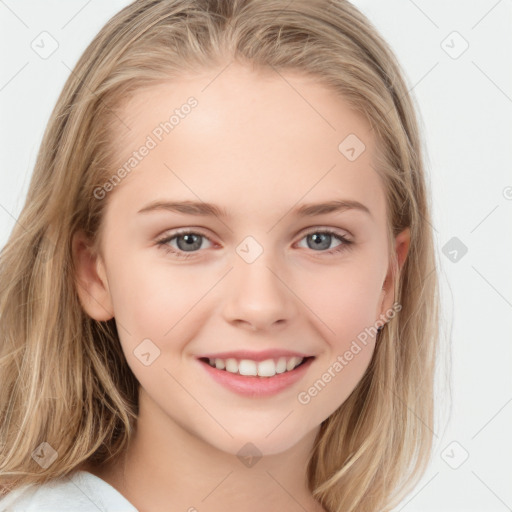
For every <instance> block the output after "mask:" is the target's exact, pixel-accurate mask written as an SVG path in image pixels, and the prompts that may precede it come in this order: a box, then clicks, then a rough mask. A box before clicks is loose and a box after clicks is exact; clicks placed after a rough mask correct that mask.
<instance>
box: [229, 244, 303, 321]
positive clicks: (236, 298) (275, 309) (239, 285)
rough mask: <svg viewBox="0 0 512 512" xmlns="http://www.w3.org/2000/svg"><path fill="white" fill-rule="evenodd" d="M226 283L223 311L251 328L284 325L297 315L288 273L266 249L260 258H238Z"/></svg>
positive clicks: (231, 318) (232, 319)
mask: <svg viewBox="0 0 512 512" xmlns="http://www.w3.org/2000/svg"><path fill="white" fill-rule="evenodd" d="M230 274H231V275H230V280H229V282H227V283H226V287H227V289H228V292H227V299H226V301H225V303H224V307H223V315H224V318H225V320H226V321H227V322H229V323H231V324H233V325H235V326H236V327H243V328H246V329H248V330H254V331H259V330H262V331H265V330H272V329H276V328H283V327H285V326H286V325H288V324H289V323H290V322H291V321H292V320H293V318H294V317H295V315H297V304H296V301H297V299H296V297H295V295H294V293H293V291H292V290H291V288H290V283H287V282H286V281H287V279H286V276H285V275H284V273H283V272H282V270H281V271H280V270H279V269H278V268H277V265H276V263H275V261H272V260H271V258H270V257H267V253H266V252H264V253H263V254H262V255H261V256H260V257H259V258H258V259H257V260H256V261H254V262H252V263H247V262H246V261H244V260H243V259H238V260H237V261H236V262H235V264H234V268H233V270H232V271H231V272H230Z"/></svg>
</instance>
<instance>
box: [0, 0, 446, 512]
mask: <svg viewBox="0 0 512 512" xmlns="http://www.w3.org/2000/svg"><path fill="white" fill-rule="evenodd" d="M429 221H430V206H429V197H428V191H427V189H426V184H425V176H424V167H423V161H422V149H421V142H420V136H419V133H418V126H417V121H416V115H415V111H414V106H413V103H412V100H411V98H410V96H409V94H408V91H407V86H406V84H405V82H404V79H403V77H402V72H401V70H400V67H399V64H398V63H397V61H396V59H395V57H394V56H393V54H392V52H391V50H390V49H389V47H388V45H387V44H386V42H385V41H383V40H382V38H381V37H380V36H379V35H378V33H377V32H376V30H375V29H374V28H373V26H372V25H371V23H370V22H369V21H368V20H367V19H366V18H365V17H364V16H363V15H362V14H361V13H360V12H359V11H358V10H357V9H356V8H355V7H353V6H352V5H351V4H350V3H348V2H346V1H343V0H315V1H313V2H312V1H310V0H294V1H293V2H289V1H284V0H233V1H214V0H160V1H157V0H139V1H136V2H134V3H132V4H130V5H129V6H127V7H126V8H125V9H123V10H122V11H121V12H119V13H118V14H117V15H116V16H114V17H113V18H112V19H111V20H110V21H109V22H108V23H107V24H106V25H105V27H104V28H103V29H102V30H101V31H100V33H99V34H98V35H97V37H96V38H95V39H94V41H93V42H92V43H91V44H90V46H89V47H88V48H87V50H86V51H85V53H84V55H83V56H82V57H81V59H80V60H79V62H78V64H77V65H76V67H75V69H74V70H73V72H72V73H71V75H70V77H69V79H68V81H67V83H66V85H65V87H64V90H63V92H62V94H61V96H60V98H59V100H58V102H57V105H56V107H55V110H54V112H53V114H52V116H51V119H50V122H49V125H48V129H47V131H46V133H45V136H44V140H43V142H42V146H41V150H40V153H39V156H38V160H37V163H36V167H35V170H34V174H33V177H32V181H31V184H30V189H29V192H28V195H27V199H26V203H25V206H24V208H23V211H22V213H21V215H20V217H19V219H18V222H17V223H16V225H15V227H14V229H13V232H12V234H11V236H10V238H9V240H8V243H7V245H6V246H5V247H4V249H3V251H2V254H1V262H0V283H1V287H0V288H1V291H0V320H1V321H0V335H1V336H0V364H1V366H0V413H1V416H0V417H1V418H2V420H1V423H0V436H1V437H0V441H1V442H0V444H1V447H2V462H1V466H0V484H2V486H3V490H4V491H3V492H4V497H3V499H0V509H1V510H13V511H18V510H54V511H55V510H97V509H100V510H126V511H133V510H139V511H163V510H166V511H169V510H189V511H194V510H198V511H210V512H211V511H221V510H222V511H225V510H235V509H238V510H244V511H251V512H256V511H260V510H265V511H274V510H275V511H277V510H299V509H301V508H302V509H303V510H308V511H327V512H341V511H343V512H355V511H357V512H362V511H372V512H373V511H381V510H391V509H392V507H393V506H396V504H397V503H399V502H400V500H401V499H402V498H403V496H404V495H405V494H406V493H407V492H408V491H410V490H411V489H412V487H413V486H414V485H415V484H416V483H417V482H418V480H419V479H420V477H421V476H422V474H423V472H424V470H425V468H426V466H427V464H428V462H429V457H430V451H431V445H432V425H433V422H434V417H433V416H434V415H433V399H434V396H433V389H434V368H435V361H436V353H437V344H438V334H437V333H438V329H437V323H438V309H439V307H438V295H437V294H438V292H437V290H438V288H437V286H438V285H437V274H436V270H435V268H436V266H435V255H434V248H433V237H432V231H431V227H430V222H429Z"/></svg>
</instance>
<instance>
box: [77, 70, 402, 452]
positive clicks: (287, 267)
mask: <svg viewBox="0 0 512 512" xmlns="http://www.w3.org/2000/svg"><path fill="white" fill-rule="evenodd" d="M217 74H218V71H217V72H215V73H213V72H212V73H210V74H205V75H201V76H195V77H189V78H188V79H181V80H179V81H173V82H172V83H168V84H162V85H158V86H155V87H152V88H151V89H150V90H145V91H140V92H139V93H137V94H136V95H135V96H134V97H133V98H132V99H131V100H130V101H129V103H127V104H126V105H125V106H124V108H123V112H122V114H121V115H120V117H121V118H122V119H123V122H124V123H125V124H126V125H128V126H129V127H130V128H131V129H130V130H127V129H126V128H125V127H124V126H123V125H121V124H120V125H119V133H118V134H116V149H117V154H118V155H119V161H118V162H117V164H118V165H117V166H116V167H114V168H113V174H114V173H115V172H117V169H119V168H120V167H122V166H123V165H124V164H125V163H127V162H131V164H130V163H128V165H126V166H125V169H130V170H129V171H128V172H125V173H123V172H121V173H119V174H118V176H119V175H121V176H122V179H121V181H120V182H119V183H117V182H116V184H115V186H114V185H112V183H114V182H113V181H112V182H111V184H110V185H109V184H108V183H107V184H106V185H105V187H103V188H102V191H98V193H97V195H98V197H99V198H98V200H102V201H107V206H106V210H105V217H104V220H103V222H104V224H103V231H102V241H101V243H102V245H101V255H95V254H94V255H93V256H91V257H87V258H85V257H84V256H83V254H82V253H81V252H80V251H81V249H80V247H82V244H81V239H80V238H79V237H78V236H77V237H76V239H75V246H74V247H75V248H76V253H75V254H76V255H77V256H76V257H77V259H78V261H79V262H80V265H79V267H78V268H79V269H80V270H79V272H80V276H79V278H80V279H81V281H82V284H83V286H82V287H80V290H79V293H80V297H81V301H82V304H83V306H84V308H85V309H86V311H87V312H88V314H89V315H90V316H92V317H93V318H96V319H97V320H107V319H109V318H112V316H114V317H115V321H116V324H117V327H118V332H119V336H120V341H121V345H122V348H123V351H124V354H125V356H126V359H127V361H128V364H129V366H130V367H131V369H132V371H133V373H134V374H135V376H136V378H137V379H138V381H139V382H140V385H141V394H140V403H141V408H142V407H143V408H144V410H145V411H148V414H151V415H153V418H158V419H157V420H156V421H157V422H158V428H160V429H162V430H163V431H165V430H170V426H171V425H172V426H173V428H175V427H176V426H178V427H179V428H182V429H185V430H186V431H187V432H188V433H191V434H192V435H193V436H195V437H196V438H199V439H201V440H203V441H204V442H206V443H208V444H209V445H211V446H213V447H216V448H218V449H220V450H223V451H225V452H228V453H237V452H238V450H239V449H240V447H241V446H243V445H244V444H245V443H247V442H251V443H253V444H254V445H255V446H256V447H257V448H258V449H259V450H260V451H261V452H262V453H263V454H275V453H279V452H282V451H284V450H287V449H289V448H290V447H292V446H293V445H295V444H296V443H298V442H299V441H300V440H301V439H303V438H304V437H305V436H306V435H307V434H308V433H309V434H310V433H312V432H314V431H315V429H317V428H318V427H319V425H320V423H321V422H322V421H323V420H325V419H326V418H328V417H329V416H330V415H331V414H332V413H333V412H334V411H335V410H336V409H337V408H338V407H339V406H340V405H341V404H342V403H343V402H344V401H345V400H346V399H347V397H348V396H349V395H350V393H351V392H352V391H353V390H354V388H355V386H356V385H357V384H358V382H359V381H360V380H361V378H362V376H363V374H364V373H365V371H366V369H367V367H368V364H369V362H370V360H371V357H372V354H373V352H374V346H375V335H374V330H373V331H372V330H371V329H370V328H371V327H376V326H378V325H380V324H379V319H380V320H382V318H383V315H384V314H385V313H386V311H388V312H389V309H390V308H391V306H392V304H393V296H392V290H393V284H392V279H393V274H392V272H391V267H390V260H389V259H388V255H389V251H390V247H389V245H388V240H387V236H386V229H387V228H386V226H387V225H386V222H387V220H386V205H385V196H384V189H383V185H382V182H381V180H380V178H379V175H378V174H377V172H376V171H375V170H374V157H375V149H376V141H375V139H374V138H373V132H372V131H371V130H370V127H369V125H368V124H367V122H366V120H365V119H364V118H363V117H362V116H360V115H359V114H357V113H356V112H355V111H353V110H351V108H350V107H349V106H348V104H347V103H346V102H345V101H343V100H342V99H341V98H340V97H339V96H337V95H335V94H334V93H333V92H331V91H330V90H328V89H326V88H324V86H321V85H320V84H318V83H317V82H315V81H314V80H313V79H311V78H306V77H304V76H301V75H299V74H293V73H282V76H281V75H279V74H277V73H268V74H259V73H256V72H255V71H253V70H249V69H246V68H243V67H240V66H238V65H237V66H235V65H232V66H230V67H228V68H227V69H225V70H224V71H223V72H222V73H221V74H220V75H218V76H217V77H216V78H215V80H213V79H214V77H215V76H216V75H217ZM283 77H284V78H286V80H285V79H284V78H283ZM292 85H293V88H292V87H291V86H292ZM190 97H193V98H194V99H195V100H191V101H190V102H189V103H188V104H189V107H185V106H184V105H186V104H187V99H189V98H190ZM175 109H177V111H176V112H175ZM173 113H175V114H176V115H175V118H174V119H173V120H171V123H174V124H173V125H172V126H171V125H170V124H168V125H166V124H165V122H169V117H170V116H171V115H172V114H173ZM161 123H162V124H161ZM347 137H349V138H348V139H347ZM356 137H357V138H356ZM340 144H341V145H340ZM361 144H364V148H363V146H362V145H361ZM144 145H145V146H146V148H148V149H147V150H143V149H141V147H142V146H144ZM351 148H352V149H351ZM134 151H136V152H137V154H138V156H135V157H134V155H133V152H134ZM130 157H134V158H135V160H133V159H132V160H131V161H130ZM130 166H131V167H130ZM118 181H119V180H118ZM183 202H188V206H183V205H182V206H179V205H178V206H176V204H175V205H174V206H170V203H183ZM343 202H345V203H343ZM166 203H168V204H167V206H165V204H166ZM191 203H197V204H196V205H195V206H191ZM324 203H329V204H331V205H332V204H338V205H341V204H345V207H344V208H338V209H332V208H328V207H325V206H324V207H319V206H318V207H316V208H314V207H313V205H319V204H324ZM156 205H160V206H156ZM212 205H213V206H212ZM306 206H307V209H306ZM407 243H408V242H407V234H406V233H405V232H404V233H403V234H401V235H399V237H397V239H396V241H395V246H394V247H393V248H392V250H396V251H397V254H398V256H399V261H401V260H403V257H404V253H405V251H406V249H407ZM91 254H92V253H91ZM381 323H382V322H381ZM369 332H370V334H368V333H369ZM362 333H366V336H365V335H364V334H362ZM362 339H364V340H365V341H364V342H363V341H361V340H362ZM356 346H357V347H358V348H356ZM350 354H352V355H351V356H350ZM216 356H217V357H216ZM292 357H296V358H297V359H292ZM300 357H303V364H302V365H300V366H298V367H297V369H295V370H291V371H286V372H283V371H282V370H283V368H284V365H285V364H289V365H290V366H289V368H292V367H293V366H295V364H297V363H298V362H300ZM210 359H211V363H212V364H213V365H216V366H219V368H218V369H217V368H216V369H213V367H212V366H210V364H209V363H210ZM215 359H218V360H219V361H215ZM228 359H233V360H234V362H233V361H231V362H228V361H227V360H228ZM242 360H245V362H242V363H241V364H239V365H238V366H237V363H240V361H242ZM270 360H272V361H273V362H271V361H270ZM280 360H281V361H280ZM263 361H266V362H265V363H263ZM226 365H228V366H229V368H231V370H234V372H236V371H237V369H240V372H242V373H249V374H250V373H253V372H254V371H256V372H258V371H260V373H264V372H268V374H272V373H274V372H276V371H277V372H279V373H276V375H274V376H247V375H246V376H244V375H238V376H235V375H234V373H232V372H230V371H227V370H226V369H222V366H226ZM233 365H234V366H233ZM242 367H243V368H242ZM315 390H316V391H315ZM139 421H140V420H139Z"/></svg>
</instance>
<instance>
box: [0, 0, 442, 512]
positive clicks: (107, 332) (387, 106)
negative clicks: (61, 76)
mask: <svg viewBox="0 0 512 512" xmlns="http://www.w3.org/2000/svg"><path fill="white" fill-rule="evenodd" d="M234 60H236V61H238V62H241V63H250V64H251V65H253V66H254V67H255V68H256V67H258V68H260V69H274V70H275V71H278V72H279V71H281V70H290V71H299V72H301V73H303V74H307V75H310V76H312V77H315V78H316V79H317V80H318V83H321V84H324V85H325V86H327V87H329V88H330V89H331V90H333V91H335V92H336V93H339V95H340V98H343V99H344V100H345V101H347V102H348V103H349V104H350V105H351V106H352V107H353V108H354V109H356V110H357V111H358V112H360V113H361V114H363V115H364V116H365V118H366V119H367V120H368V121H369V123H370V125H371V128H372V130H374V131H375V134H376V136H377V137H376V140H377V141H378V149H379V151H378V154H379V158H378V165H377V168H376V170H377V171H378V173H379V174H380V176H381V177H382V180H383V185H384V187H385V194H386V210H387V216H388V219H387V220H388V224H387V225H388V239H389V241H390V247H391V248H392V249H393V248H394V244H393V238H392V237H393V236H394V235H396V234H398V233H399V232H400V231H402V230H403V229H405V228H407V227H408V228H409V229H410V237H411V239H410V240H411V242H410V249H409V253H408V255H407V259H406V261H405V264H404V265H403V267H402V268H401V269H400V272H399V279H397V281H396V285H395V302H397V303H399V304H400V305H401V309H400V312H399V314H397V315H395V316H394V317H393V318H392V319H391V320H390V321H389V322H388V323H387V324H386V325H385V326H384V328H383V330H382V331H381V332H379V334H378V337H377V343H376V348H375V351H374V354H373V357H372V360H371V362H370V365H369V367H368V369H367V371H366V373H365V375H364V377H363V378H362V379H361V381H360V382H359V384H358V385H357V387H356V388H355V389H354V390H353V392H352V393H351V395H350V396H349V397H348V399H347V400H346V401H345V402H344V403H343V404H342V405H341V406H340V407H339V408H338V409H337V410H336V411H335V412H334V413H333V414H332V415H331V416H330V417H329V418H327V419H326V420H325V421H324V422H323V423H322V425H321V427H320V431H319V433H318V436H317V438H316V441H315V444H314V448H313V450H312V452H311V457H310V460H309V464H308V468H307V476H308V482H309V487H310V489H311V492H312V493H313V496H314V497H315V498H316V499H317V500H318V501H319V502H320V503H321V504H322V505H323V506H324V508H325V509H326V510H328V511H329V512H341V511H343V512H355V511H357V512H361V511H381V510H391V508H392V507H393V506H396V504H397V503H399V501H400V500H401V499H402V498H403V496H405V494H406V493H407V492H409V491H410V490H411V489H412V488H413V486H415V485H416V484H417V482H418V481H419V479H420V477H421V476H422V474H423V473H424V471H425V470H426V467H427V465H428V463H429V461H430V457H431V452H432V443H433V426H434V395H435V392H434V384H435V378H434V376H435V366H436V360H437V357H438V345H439V332H438V322H439V297H438V273H437V270H436V261H435V247H434V240H433V233H432V227H431V213H430V211H431V206H430V199H429V194H428V188H427V183H426V177H425V171H424V165H425V164H424V162H423V150H422V142H421V138H420V132H419V127H418V118H417V114H416V108H415V106H414V103H413V99H412V98H411V95H410V94H409V92H408V88H407V85H406V81H405V79H404V74H403V72H402V70H401V68H400V65H399V63H398V62H397V60H396V58H395V56H394V55H393V52H392V51H391V49H390V48H389V46H388V44H387V43H386V42H385V41H384V40H383V39H382V37H381V36H380V35H379V34H378V32H377V31H376V29H375V28H374V27H373V25H372V24H371V23H370V22H369V21H368V19H366V17H365V16H364V15H363V14H362V13H361V12H360V11H359V10H358V9H356V8H355V7H354V6H353V5H351V4H350V3H349V2H348V1H345V0H293V1H289V0H229V1H227V0H138V1H135V2H133V3H132V4H130V5H128V6H127V7H125V8H124V9H122V10H121V11H120V12H119V13H118V14H116V15H115V16H113V17H112V18H111V19H110V20H109V21H108V23H107V24H106V25H105V26H104V27H103V28H102V29H101V31H100V32H99V33H98V35H97V36H96V37H95V38H94V40H93V41H92V42H91V43H90V45H89V46H88V48H87V49H86V50H85V52H84V53H83V55H82V56H81V58H80V59H79V61H78V63H77V64H76V66H75V68H74V69H73V70H72V72H71V74H70V76H69V78H68V80H67V82H66V84H65V86H64V89H63V91H62V93H61V95H60V97H59V99H58V101H57V104H56V106H55V108H54V110H53V112H52V114H51V118H50V120H49V123H48V126H47V129H46V131H45V134H44V137H43V141H42V143H41V147H40V150H39V153H38V157H37V161H36V164H35V168H34V172H33V176H32V179H31V182H30V187H29V190H28V194H27V197H26V202H25V204H24V207H23V209H22V211H21V214H20V216H19V219H18V222H17V223H16V224H15V226H14V228H13V230H12V233H11V235H10V237H9V239H8V242H7V244H6V245H5V247H4V248H3V250H2V252H1V255H0V257H1V259H0V418H2V420H1V425H0V449H1V460H0V483H2V484H3V486H4V488H5V489H13V488H16V487H18V486H21V485H23V484H29V483H32V484H42V483H45V482H47V481H49V480H51V479H54V478H58V477H61V476H65V475H68V474H69V473H70V472H72V471H73V470H75V469H76V468H77V466H78V465H80V464H82V463H84V462H86V461H89V462H94V463H101V462H104V461H106V460H108V459H111V458H114V457H118V456H119V455H120V454H121V453H122V452H123V450H124V449H125V448H126V447H127V445H128V443H129V441H130V439H131V436H132V435H133V432H134V427H135V425H136V420H137V414H138V395H137V393H138V386H139V384H138V382H137V380H136V378H135V376H134V375H133V373H132V372H131V370H130V368H129V367H128V364H127V362H126V360H125V358H124V355H123V352H122V350H121V346H120V342H119V337H118V334H117V331H116V325H115V322H114V319H111V320H108V321H104V322H100V321H96V320H93V319H92V318H90V317H89V316H88V315H87V314H86V313H85V312H84V310H83V308H82V307H81V304H80V301H79V298H78V294H77V286H79V285H78V283H77V282H76V279H75V277H74V276H75V273H74V266H73V259H72V249H71V240H72V237H73V234H74V233H75V232H77V230H83V231H84V232H85V233H86V234H88V235H89V236H90V237H91V238H92V239H93V240H98V237H99V234H100V228H101V220H102V216H103V213H104V208H105V205H106V200H98V199H97V198H96V195H95V194H94V190H95V187H97V186H98V185H101V184H103V183H105V182H106V181H107V180H108V179H109V178H110V177H111V176H112V168H113V165H114V162H115V161H116V155H115V153H114V147H113V146H114V145H113V143H112V141H113V134H112V132H113V130H112V127H113V125H114V123H116V122H118V116H117V114H116V112H117V111H118V109H120V107H121V105H122V103H123V101H125V100H126V99H127V98H129V97H130V95H132V94H135V93H136V92H137V91H139V90H140V89H141V88H145V87H151V86H152V85H155V84H157V83H161V82H166V81H169V80H172V79H173V78H179V77H180V76H182V75H184V74H185V73H188V72H194V71H201V70H205V69H215V68H218V69H221V68H222V67H224V66H225V65H226V64H227V63H229V62H231V61H234ZM394 256H395V253H394V251H393V250H392V252H391V254H390V257H391V258H392V261H393V262H394V264H395V265H396V261H395V259H394ZM42 443H47V444H42ZM49 447H51V449H52V450H55V452H56V455H57V457H56V458H55V460H54V461H53V462H52V463H51V464H50V465H48V467H46V465H41V464H39V463H38V462H37V453H36V450H37V449H39V450H41V449H43V450H44V449H46V450H47V452H48V451H49V450H50V448H49ZM51 453H53V452H51Z"/></svg>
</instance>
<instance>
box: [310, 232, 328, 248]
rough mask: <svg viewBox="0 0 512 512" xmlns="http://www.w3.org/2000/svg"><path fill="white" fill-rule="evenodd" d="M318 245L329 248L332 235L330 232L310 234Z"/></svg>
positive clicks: (317, 246)
mask: <svg viewBox="0 0 512 512" xmlns="http://www.w3.org/2000/svg"><path fill="white" fill-rule="evenodd" d="M309 236H310V237H311V238H312V239H313V241H314V244H315V246H316V248H319V247H320V246H321V245H322V244H323V245H322V246H321V247H320V248H321V249H328V248H329V245H331V235H329V234H328V233H313V234H312V235H309Z"/></svg>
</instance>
